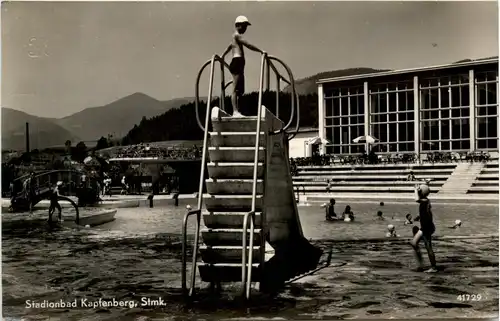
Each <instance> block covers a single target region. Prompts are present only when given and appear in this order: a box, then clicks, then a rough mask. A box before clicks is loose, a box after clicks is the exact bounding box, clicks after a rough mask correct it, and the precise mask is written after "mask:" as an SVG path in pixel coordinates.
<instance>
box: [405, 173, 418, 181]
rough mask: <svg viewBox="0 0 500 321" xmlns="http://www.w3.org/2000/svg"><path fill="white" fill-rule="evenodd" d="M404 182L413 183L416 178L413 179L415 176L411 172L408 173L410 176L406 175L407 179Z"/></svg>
mask: <svg viewBox="0 0 500 321" xmlns="http://www.w3.org/2000/svg"><path fill="white" fill-rule="evenodd" d="M406 180H407V181H408V182H413V181H416V180H417V179H416V177H415V175H414V174H413V171H410V174H408V177H407V178H406Z"/></svg>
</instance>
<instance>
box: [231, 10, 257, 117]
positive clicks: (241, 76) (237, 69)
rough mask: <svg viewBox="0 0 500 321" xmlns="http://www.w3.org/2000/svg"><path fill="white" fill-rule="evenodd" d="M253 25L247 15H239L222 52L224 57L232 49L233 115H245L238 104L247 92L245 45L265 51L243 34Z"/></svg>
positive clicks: (254, 49)
mask: <svg viewBox="0 0 500 321" xmlns="http://www.w3.org/2000/svg"><path fill="white" fill-rule="evenodd" d="M248 26H251V24H250V22H249V21H248V19H247V17H245V16H239V17H237V18H236V21H235V29H236V30H235V31H234V33H233V39H232V41H231V43H230V44H229V46H228V47H227V49H226V51H224V53H223V54H222V59H224V57H225V56H226V55H227V54H228V53H229V51H232V53H233V59H232V60H231V63H230V64H229V70H230V71H231V75H232V76H233V94H232V96H231V103H232V104H233V117H242V116H243V115H242V114H241V112H240V108H239V106H238V102H239V99H240V98H241V96H243V93H244V92H245V52H244V50H243V46H245V47H247V48H248V49H250V50H253V51H256V52H260V53H261V54H263V53H264V51H262V50H260V49H259V48H257V47H255V46H254V45H251V44H250V43H249V42H247V41H246V40H245V39H243V34H244V33H245V32H246V31H247V27H248Z"/></svg>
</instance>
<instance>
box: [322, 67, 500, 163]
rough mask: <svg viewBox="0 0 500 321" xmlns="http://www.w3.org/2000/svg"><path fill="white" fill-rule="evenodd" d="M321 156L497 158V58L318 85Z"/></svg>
mask: <svg viewBox="0 0 500 321" xmlns="http://www.w3.org/2000/svg"><path fill="white" fill-rule="evenodd" d="M318 99H319V101H318V109H319V113H318V114H319V115H320V117H319V135H320V137H321V138H323V139H326V140H328V141H329V144H326V145H323V147H322V153H326V154H337V155H339V154H340V155H342V154H356V153H361V152H363V151H364V150H365V144H363V143H358V144H357V143H354V142H353V139H355V138H356V137H359V136H363V135H371V136H373V137H375V138H377V139H379V142H378V144H377V149H378V151H379V152H389V153H416V154H417V155H422V154H426V153H429V152H433V151H454V152H462V151H490V152H498V146H499V142H498V133H499V121H498V115H499V111H498V101H499V90H498V58H495V59H485V60H478V61H471V62H463V63H455V64H450V65H444V66H436V67H426V68H418V69H408V70H399V71H390V72H381V73H374V74H367V75H356V76H349V77H339V78H332V79H322V80H319V81H318Z"/></svg>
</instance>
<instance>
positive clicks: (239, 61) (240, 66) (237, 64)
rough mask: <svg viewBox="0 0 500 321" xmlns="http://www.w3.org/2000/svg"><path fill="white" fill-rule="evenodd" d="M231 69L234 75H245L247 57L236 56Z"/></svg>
mask: <svg viewBox="0 0 500 321" xmlns="http://www.w3.org/2000/svg"><path fill="white" fill-rule="evenodd" d="M229 71H230V72H231V74H233V75H243V74H244V72H245V58H243V57H234V58H233V60H231V63H230V64H229Z"/></svg>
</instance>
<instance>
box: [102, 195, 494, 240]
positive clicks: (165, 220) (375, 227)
mask: <svg viewBox="0 0 500 321" xmlns="http://www.w3.org/2000/svg"><path fill="white" fill-rule="evenodd" d="M188 204H189V205H191V207H193V208H195V207H196V201H195V200H181V201H180V202H179V206H178V207H175V206H173V205H169V206H163V207H155V208H145V207H139V208H119V209H118V211H117V213H116V216H115V217H116V220H115V221H113V222H110V223H108V224H104V225H101V226H98V227H95V228H93V229H92V230H93V232H97V233H99V234H107V233H109V232H120V233H123V234H126V235H144V234H157V233H168V234H181V231H182V220H183V217H184V215H185V213H186V211H187V210H186V205H188ZM346 205H350V206H351V208H352V211H353V212H354V214H355V218H356V220H355V221H354V222H350V223H345V222H326V221H325V209H324V208H322V207H321V206H320V204H316V205H311V206H299V213H300V214H299V215H300V221H301V225H302V230H303V232H304V236H305V237H306V238H308V239H332V240H341V239H342V240H343V239H362V238H379V237H384V236H385V233H386V232H387V225H388V224H392V225H394V226H395V227H396V232H397V234H398V235H400V236H402V237H411V236H412V231H411V230H412V225H406V226H405V225H404V221H405V215H406V214H407V213H410V214H412V216H413V217H415V216H416V215H417V212H418V205H417V203H411V202H409V203H392V204H391V203H386V204H385V205H384V206H380V204H378V203H376V202H366V203H354V202H350V203H347V202H341V201H338V202H337V204H336V206H335V212H336V213H337V215H339V214H341V213H342V212H343V210H344V208H345V206H346ZM379 210H380V211H382V212H383V216H384V217H385V220H383V221H381V220H377V219H376V213H377V211H379ZM432 210H433V215H434V223H435V225H436V233H435V235H439V236H445V235H446V236H453V235H472V234H498V213H499V208H498V205H484V204H480V205H471V204H441V203H437V202H433V204H432ZM456 219H460V220H461V221H462V227H461V228H459V229H449V228H448V227H449V226H452V225H453V224H454V222H455V220H456ZM195 220H196V219H195V217H194V216H193V217H191V218H190V221H189V224H188V234H193V233H194V228H195ZM414 224H417V225H418V226H419V223H418V222H414Z"/></svg>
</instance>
